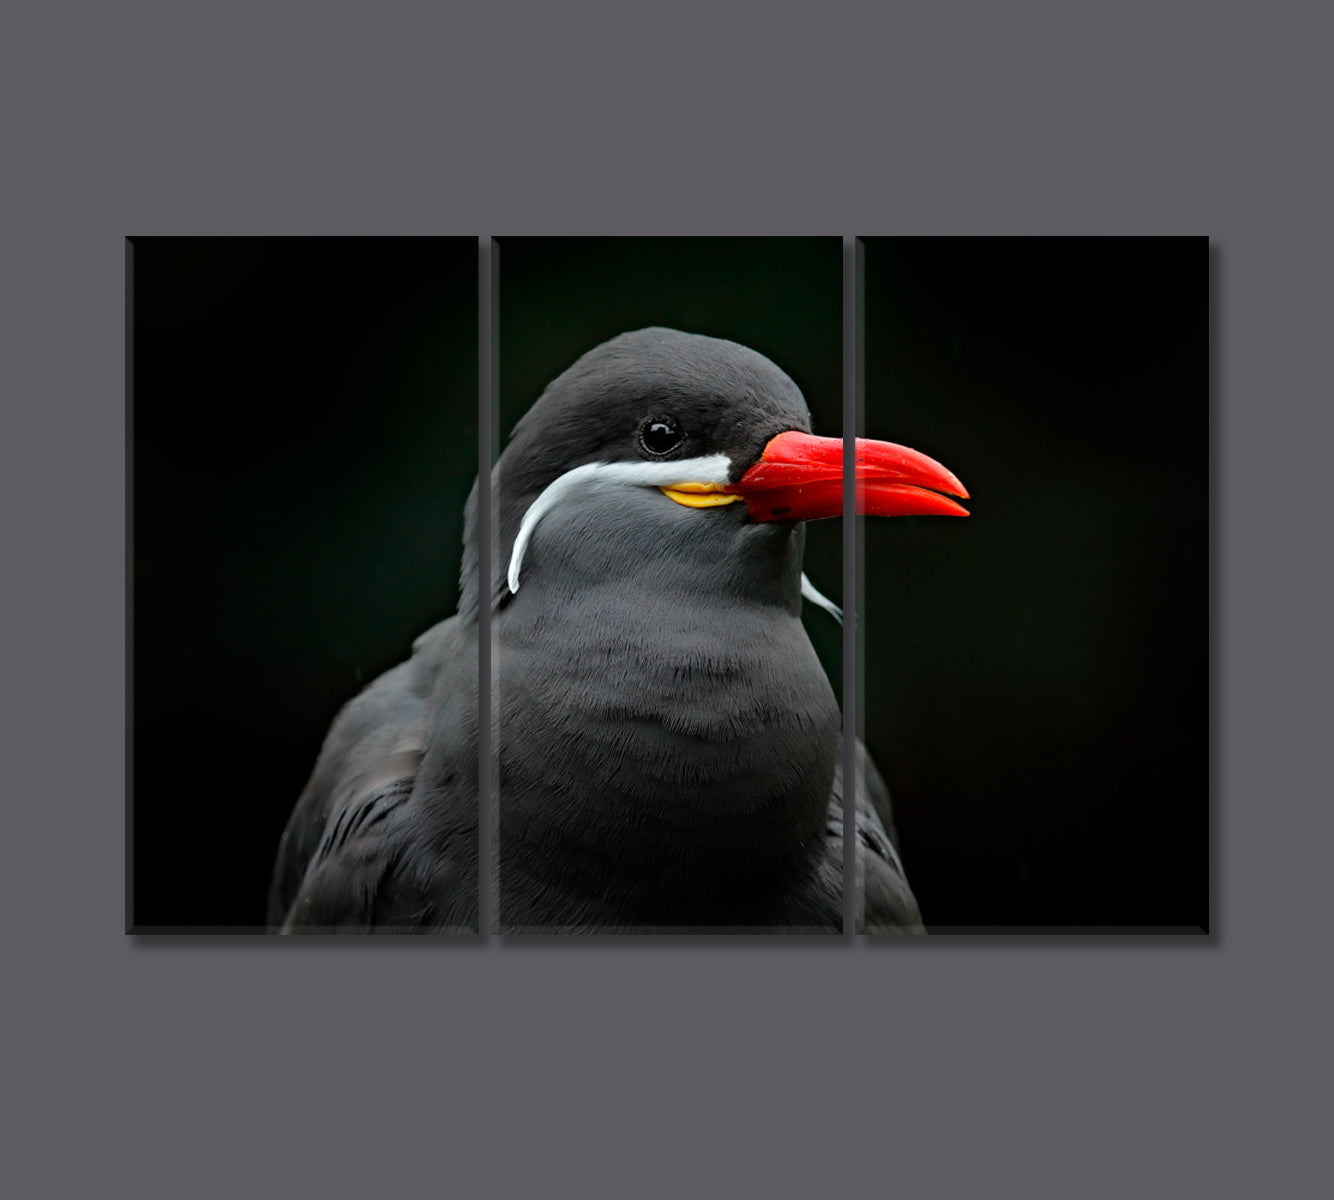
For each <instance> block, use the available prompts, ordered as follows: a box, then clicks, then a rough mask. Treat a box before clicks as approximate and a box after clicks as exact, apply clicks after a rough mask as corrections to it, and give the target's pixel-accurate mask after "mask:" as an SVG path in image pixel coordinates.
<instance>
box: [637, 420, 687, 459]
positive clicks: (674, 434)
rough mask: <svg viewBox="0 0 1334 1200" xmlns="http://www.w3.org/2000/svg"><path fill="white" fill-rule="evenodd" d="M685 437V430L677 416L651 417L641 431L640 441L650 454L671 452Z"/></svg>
mask: <svg viewBox="0 0 1334 1200" xmlns="http://www.w3.org/2000/svg"><path fill="white" fill-rule="evenodd" d="M684 437H685V430H684V429H682V428H681V422H680V421H678V420H677V419H676V418H675V417H651V418H650V419H649V420H647V421H645V422H644V427H643V428H642V429H641V430H640V431H639V443H640V445H641V446H643V447H644V449H645V450H647V451H648V452H649V453H650V454H658V455H662V454H670V453H671V452H672V451H673V450H675V449H676V448H677V446H679V445H680V444H681V439H682V438H684Z"/></svg>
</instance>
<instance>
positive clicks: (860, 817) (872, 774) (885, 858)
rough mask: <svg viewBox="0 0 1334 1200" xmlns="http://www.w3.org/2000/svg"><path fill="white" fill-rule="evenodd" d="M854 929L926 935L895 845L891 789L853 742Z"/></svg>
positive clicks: (869, 757) (860, 931)
mask: <svg viewBox="0 0 1334 1200" xmlns="http://www.w3.org/2000/svg"><path fill="white" fill-rule="evenodd" d="M857 767H858V770H857V782H858V785H859V786H858V788H857V805H856V815H857V859H856V870H857V932H858V933H925V932H926V930H925V929H924V928H923V927H922V914H921V912H920V911H919V909H918V907H917V898H916V897H915V896H914V895H913V893H912V888H911V887H909V886H908V876H907V874H906V872H905V871H904V869H903V862H902V860H901V859H900V858H899V853H898V849H897V848H896V846H895V841H896V839H895V835H894V815H893V810H892V808H891V805H890V799H889V788H888V787H887V786H886V785H885V781H884V779H883V777H882V776H881V774H880V772H879V771H878V770H876V766H875V762H874V761H873V760H872V758H871V756H870V754H868V753H867V751H866V747H865V746H863V745H862V743H861V742H860V741H858V743H857Z"/></svg>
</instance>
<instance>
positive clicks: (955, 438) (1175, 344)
mask: <svg viewBox="0 0 1334 1200" xmlns="http://www.w3.org/2000/svg"><path fill="white" fill-rule="evenodd" d="M863 253H864V262H863V266H864V276H863V278H864V314H865V315H864V325H865V342H864V351H865V404H864V410H863V412H864V423H865V430H866V433H867V434H868V435H869V436H874V437H881V438H886V439H889V440H892V441H898V442H902V443H905V444H907V445H910V446H914V447H916V448H917V449H920V450H923V451H925V452H926V453H928V454H930V455H932V456H933V457H935V458H937V459H939V460H940V461H941V462H943V463H944V464H945V465H946V466H947V467H949V468H950V469H951V470H952V471H954V473H955V474H956V475H958V476H959V478H960V479H961V480H962V481H963V483H964V485H965V486H966V487H967V488H968V489H969V491H970V492H971V494H972V500H971V501H969V502H967V503H966V507H968V508H969V509H970V510H971V513H972V515H971V516H970V517H968V518H967V519H966V520H965V519H959V520H955V519H942V518H926V517H922V518H904V519H898V520H880V521H877V520H874V519H870V520H867V521H866V522H865V530H864V533H865V540H864V554H865V558H864V579H865V599H866V603H865V611H864V614H863V625H862V634H863V638H862V646H863V648H864V651H865V657H864V662H865V679H864V683H865V706H864V712H863V725H864V728H865V736H866V740H867V742H868V744H869V745H870V748H871V750H872V752H873V754H874V755H875V756H876V759H877V761H878V763H879V765H880V767H881V769H882V771H883V772H884V774H885V775H886V777H887V778H888V781H889V783H890V786H891V790H892V791H893V793H894V797H895V804H896V814H897V820H898V827H899V832H900V835H901V838H902V842H903V851H904V857H905V863H906V866H907V868H908V873H909V877H910V878H911V880H912V883H913V887H914V889H915V891H916V893H917V896H918V899H919V900H920V902H921V906H922V911H923V914H924V916H925V918H926V920H927V922H928V925H934V926H954V927H979V926H980V927H994V926H998V925H1000V926H1012V927H1031V926H1067V927H1068V926H1081V925H1088V926H1121V927H1125V926H1145V925H1151V926H1201V927H1203V926H1207V924H1208V898H1209V897H1208V893H1209V877H1208V844H1209V765H1210V763H1209V430H1210V411H1209V406H1210V400H1209V252H1208V243H1207V240H1206V239H1204V238H1178V239H1170V238H1169V239H1087V240H1085V239H968V238H957V239H930V238H923V239H876V238H872V239H867V240H866V241H865V242H864V243H863Z"/></svg>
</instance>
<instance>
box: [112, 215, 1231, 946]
mask: <svg viewBox="0 0 1334 1200" xmlns="http://www.w3.org/2000/svg"><path fill="white" fill-rule="evenodd" d="M479 251H480V253H479ZM127 261H128V272H127V274H128V285H129V289H130V305H129V310H130V313H131V318H130V329H129V349H130V354H129V361H130V379H129V381H128V393H129V396H128V403H129V431H130V446H131V451H130V452H131V463H130V466H131V484H130V488H131V494H130V497H129V502H130V528H131V546H130V572H129V574H130V578H131V611H132V628H131V631H130V632H131V649H130V658H131V692H132V696H131V712H132V718H131V729H130V731H129V735H130V739H131V746H130V762H131V781H130V783H131V786H130V806H131V808H130V814H129V827H128V849H129V855H128V873H127V875H128V878H127V887H128V923H129V926H130V928H131V930H132V931H134V932H138V933H152V932H159V931H176V932H181V931H198V932H205V931H221V930H227V931H250V932H270V933H278V932H286V933H289V934H295V933H307V932H309V933H329V932H339V933H366V934H370V933H410V932H411V933H423V932H424V933H434V934H447V935H451V936H454V937H474V936H479V935H483V934H486V933H500V934H507V935H530V934H540V935H552V934H557V935H565V934H587V933H619V934H626V933H629V934H646V935H680V934H686V935H704V934H716V933H729V934H738V933H741V934H754V935H766V936H768V935H789V936H791V935H801V936H819V935H825V936H827V935H834V936H838V935H843V934H849V933H851V932H852V931H854V930H855V931H857V932H859V933H864V934H866V935H868V936H878V935H882V934H913V935H917V934H922V933H936V932H940V933H946V932H958V931H973V932H1005V931H1014V930H1035V929H1042V930H1057V931H1071V930H1099V931H1107V930H1118V931H1123V930H1131V929H1133V930H1143V931H1161V930H1174V931H1179V930H1191V929H1197V930H1204V929H1206V928H1207V927H1208V923H1209V896H1208V892H1209V858H1208V856H1209V824H1210V823H1209V772H1208V747H1209V732H1208V713H1209V702H1208V675H1209V658H1208V655H1209V633H1208V620H1209V610H1208V578H1209V500H1208V492H1209V445H1210V440H1209V429H1210V413H1209V257H1208V244H1207V241H1206V240H1205V239H1202V238H1171V239H971V238H959V239H917V238H866V239H860V240H858V241H857V242H856V243H855V244H854V243H851V242H849V243H845V241H844V239H842V238H837V237H810V238H708V239H693V238H616V239H612V238H603V239H599V238H587V239H585V238H502V239H498V240H495V241H492V242H489V243H483V244H480V245H479V242H478V240H477V239H475V238H388V239H380V238H351V239H313V238H310V239H308V238H293V239H287V238H273V239H229V238H200V239H177V238H165V239H161V238H135V239H132V242H131V246H130V250H129V256H128V260H127ZM854 432H855V434H856V437H857V438H858V439H859V440H858V441H857V442H856V448H855V455H854V459H853V460H849V459H847V457H846V456H845V454H844V451H845V449H850V448H851V443H850V442H845V440H844V436H845V434H847V435H852V434H853V433H854ZM854 461H855V469H854V468H853V463H854ZM478 480H480V484H479V483H478V482H477V481H478ZM854 510H855V512H856V513H858V514H864V515H859V516H857V517H856V518H855V519H854V518H853V516H852V515H851V514H852V513H853V511H854ZM853 580H855V589H854V590H851V591H849V590H847V587H848V584H849V583H850V582H851V581H853ZM849 668H851V669H849ZM845 778H846V779H850V780H855V786H850V787H848V788H846V789H845V788H844V780H845Z"/></svg>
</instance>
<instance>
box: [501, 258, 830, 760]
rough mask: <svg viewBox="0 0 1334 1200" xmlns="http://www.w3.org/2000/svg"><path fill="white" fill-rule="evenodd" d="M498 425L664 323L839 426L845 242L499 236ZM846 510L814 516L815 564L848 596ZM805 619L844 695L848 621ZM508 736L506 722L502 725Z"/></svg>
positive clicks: (809, 611) (811, 545) (818, 426)
mask: <svg viewBox="0 0 1334 1200" xmlns="http://www.w3.org/2000/svg"><path fill="white" fill-rule="evenodd" d="M496 253H497V257H498V262H499V273H498V284H499V286H498V297H499V303H498V307H497V321H496V328H495V334H496V336H497V337H498V345H499V356H498V358H499V366H498V371H497V382H498V395H499V421H498V433H499V435H500V446H501V448H502V449H503V447H504V445H505V440H506V439H507V438H508V435H509V432H510V430H511V429H513V427H514V424H515V422H517V421H518V420H519V418H520V417H522V416H523V414H524V413H525V412H527V411H528V409H529V407H530V406H531V405H532V403H533V401H534V400H536V399H537V398H538V396H539V395H541V393H542V389H543V388H544V387H546V385H547V384H548V383H549V382H550V381H551V380H552V379H554V378H555V377H556V376H557V375H559V374H560V373H561V372H562V371H564V370H565V369H566V367H568V366H570V364H571V363H573V362H574V360H575V359H576V358H578V357H579V356H580V355H581V354H583V353H585V352H586V351H588V350H591V349H592V348H593V347H594V346H597V345H599V344H600V343H602V342H605V341H606V340H607V339H608V338H612V337H615V336H616V335H617V334H619V333H625V332H626V331H627V330H633V329H643V328H645V327H646V326H649V325H665V326H667V327H669V328H672V329H680V330H684V331H685V332H687V333H702V334H707V335H709V336H711V337H721V338H727V339H729V340H731V341H734V342H740V343H741V344H742V345H745V346H749V347H750V348H751V349H752V350H757V351H759V352H760V353H761V354H763V355H765V356H766V357H768V358H770V359H772V360H773V362H774V363H776V364H777V365H778V366H779V367H780V368H781V369H782V370H783V371H785V372H786V373H787V374H788V375H789V376H791V378H792V379H793V380H794V381H795V382H796V384H797V386H798V387H799V388H801V391H802V394H803V395H804V396H805V397H806V403H807V404H808V405H809V406H810V409H811V421H812V428H813V429H814V431H815V432H816V433H820V434H825V435H828V436H834V437H837V436H840V435H841V434H842V433H843V243H842V239H841V238H836V237H810V238H722V237H719V238H501V239H499V241H498V243H497V251H496ZM840 524H841V523H840V522H838V521H817V522H812V523H811V524H810V526H809V527H808V529H807V542H806V573H807V575H808V576H810V579H811V581H812V582H813V583H814V584H815V586H816V587H817V588H819V589H820V590H821V591H822V592H823V593H824V594H825V595H826V596H828V597H829V598H830V599H831V600H833V601H834V602H835V603H836V604H842V595H843V552H842V541H841V537H842V533H841V529H840ZM804 607H805V620H806V628H807V630H808V631H809V632H810V635H811V640H812V641H813V642H814V643H815V648H816V650H817V651H818V652H819V654H820V658H821V660H822V661H823V662H824V664H825V668H826V670H827V671H828V672H829V676H830V680H831V682H832V683H833V686H834V694H835V695H836V696H838V697H840V699H841V697H842V678H843V649H842V645H843V643H842V632H841V630H840V629H839V626H838V624H837V622H835V621H834V619H833V618H832V617H830V616H828V615H827V614H826V613H823V612H821V611H820V610H819V609H814V608H812V606H811V605H805V606H804ZM502 736H503V731H502Z"/></svg>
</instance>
